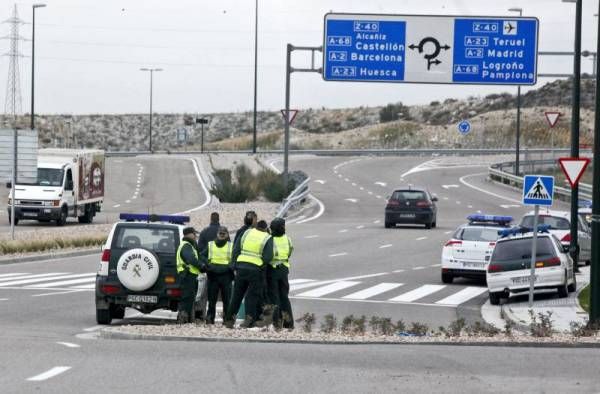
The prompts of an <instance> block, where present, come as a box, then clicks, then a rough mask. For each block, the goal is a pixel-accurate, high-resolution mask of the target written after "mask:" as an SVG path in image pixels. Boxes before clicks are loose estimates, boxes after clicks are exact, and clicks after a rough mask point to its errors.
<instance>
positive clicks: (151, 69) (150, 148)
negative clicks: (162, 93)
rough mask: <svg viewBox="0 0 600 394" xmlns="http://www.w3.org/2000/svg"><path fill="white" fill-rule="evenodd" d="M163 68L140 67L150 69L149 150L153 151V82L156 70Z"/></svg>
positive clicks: (143, 69)
mask: <svg viewBox="0 0 600 394" xmlns="http://www.w3.org/2000/svg"><path fill="white" fill-rule="evenodd" d="M162 70H163V69H162V68H140V71H149V72H150V129H149V131H148V137H149V144H148V146H149V150H150V153H152V84H153V82H152V81H153V79H154V72H155V71H156V72H159V71H162Z"/></svg>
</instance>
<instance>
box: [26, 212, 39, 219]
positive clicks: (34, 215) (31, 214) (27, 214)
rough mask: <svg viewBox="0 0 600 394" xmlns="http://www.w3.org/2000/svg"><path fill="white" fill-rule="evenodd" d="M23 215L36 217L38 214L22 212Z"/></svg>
mask: <svg viewBox="0 0 600 394" xmlns="http://www.w3.org/2000/svg"><path fill="white" fill-rule="evenodd" d="M23 216H26V217H28V218H37V216H38V214H37V212H23Z"/></svg>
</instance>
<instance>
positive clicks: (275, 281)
mask: <svg viewBox="0 0 600 394" xmlns="http://www.w3.org/2000/svg"><path fill="white" fill-rule="evenodd" d="M288 275H289V270H288V268H287V267H286V266H284V265H279V266H278V267H277V268H273V267H271V266H269V268H267V283H268V288H269V300H270V301H271V303H273V304H275V305H276V306H277V308H276V311H275V314H274V315H273V321H274V322H278V321H281V318H282V313H283V312H287V314H288V315H289V317H290V319H291V320H290V321H286V322H284V324H285V326H284V327H286V328H288V327H289V326H293V324H294V323H293V322H294V317H293V315H292V305H291V304H290V299H289V296H288V295H289V293H290V284H289V282H288Z"/></svg>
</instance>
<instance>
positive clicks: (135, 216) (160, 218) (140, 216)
mask: <svg viewBox="0 0 600 394" xmlns="http://www.w3.org/2000/svg"><path fill="white" fill-rule="evenodd" d="M119 219H121V220H125V221H127V222H166V223H173V224H184V223H188V222H189V221H190V217H189V216H178V215H154V214H151V215H148V214H145V213H122V214H120V215H119Z"/></svg>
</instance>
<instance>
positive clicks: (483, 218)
mask: <svg viewBox="0 0 600 394" xmlns="http://www.w3.org/2000/svg"><path fill="white" fill-rule="evenodd" d="M467 220H468V221H469V222H471V223H473V222H480V223H497V224H500V225H506V224H508V223H510V222H512V221H513V218H512V216H499V215H482V214H474V215H469V216H467Z"/></svg>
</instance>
